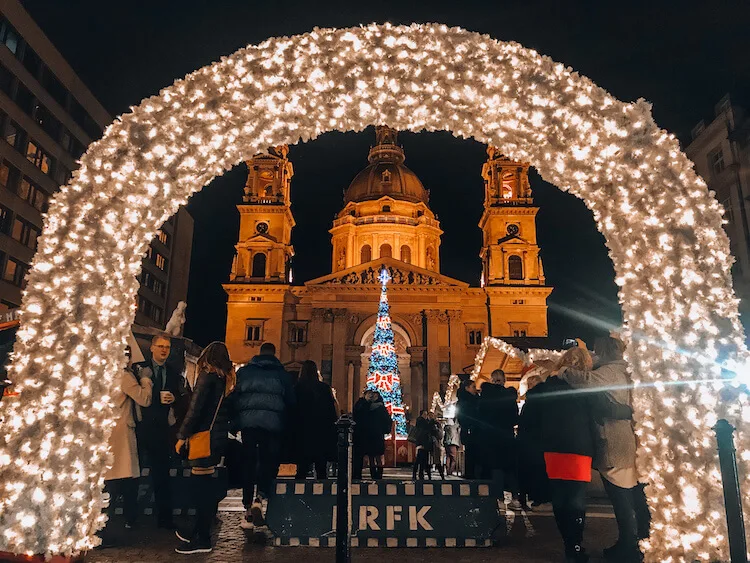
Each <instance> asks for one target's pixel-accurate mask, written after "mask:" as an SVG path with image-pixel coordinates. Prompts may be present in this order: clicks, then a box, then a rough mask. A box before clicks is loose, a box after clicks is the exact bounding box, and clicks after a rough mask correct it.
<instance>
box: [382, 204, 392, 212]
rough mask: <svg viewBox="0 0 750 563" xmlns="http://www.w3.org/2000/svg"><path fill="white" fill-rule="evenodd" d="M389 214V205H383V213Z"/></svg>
mask: <svg viewBox="0 0 750 563" xmlns="http://www.w3.org/2000/svg"><path fill="white" fill-rule="evenodd" d="M390 212H391V206H390V205H384V206H383V213H390Z"/></svg>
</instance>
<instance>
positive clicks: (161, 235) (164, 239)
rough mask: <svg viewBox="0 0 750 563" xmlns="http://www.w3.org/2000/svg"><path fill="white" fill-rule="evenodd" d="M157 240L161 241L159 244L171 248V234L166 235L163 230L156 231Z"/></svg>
mask: <svg viewBox="0 0 750 563" xmlns="http://www.w3.org/2000/svg"><path fill="white" fill-rule="evenodd" d="M156 238H158V239H159V242H161V243H162V244H163V245H164V246H169V233H165V232H164V231H162V230H161V229H159V230H158V231H156Z"/></svg>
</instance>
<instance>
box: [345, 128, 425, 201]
mask: <svg viewBox="0 0 750 563" xmlns="http://www.w3.org/2000/svg"><path fill="white" fill-rule="evenodd" d="M376 135H377V144H376V145H375V146H374V147H372V148H371V149H370V154H369V155H368V156H367V160H368V161H369V162H370V164H369V165H368V166H367V167H366V168H365V169H364V170H362V171H361V172H360V173H359V174H357V176H355V178H354V180H352V183H351V184H349V188H347V190H346V193H345V194H344V203H349V202H360V201H367V200H373V199H380V198H381V197H383V196H389V197H392V198H393V199H399V200H403V201H410V202H413V203H420V202H423V203H427V202H428V199H429V195H428V192H427V190H426V189H425V187H424V186H423V185H422V182H420V180H419V178H418V177H417V175H416V174H415V173H414V172H412V171H411V170H409V169H408V168H407V167H406V166H404V158H405V157H404V149H402V148H401V147H400V146H398V145H397V144H396V131H394V130H393V129H390V128H388V127H377V129H376Z"/></svg>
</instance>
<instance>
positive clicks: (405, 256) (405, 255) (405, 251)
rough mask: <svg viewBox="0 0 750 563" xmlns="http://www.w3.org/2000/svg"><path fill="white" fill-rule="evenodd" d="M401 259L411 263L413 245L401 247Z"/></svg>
mask: <svg viewBox="0 0 750 563" xmlns="http://www.w3.org/2000/svg"><path fill="white" fill-rule="evenodd" d="M401 261H402V262H406V263H407V264H411V247H409V245H407V244H405V245H403V246H402V247H401Z"/></svg>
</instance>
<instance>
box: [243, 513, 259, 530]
mask: <svg viewBox="0 0 750 563" xmlns="http://www.w3.org/2000/svg"><path fill="white" fill-rule="evenodd" d="M254 527H255V524H253V513H252V511H250V510H247V511H246V512H245V515H244V516H243V517H242V520H241V521H240V528H242V529H243V530H252V529H253V528H254Z"/></svg>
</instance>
